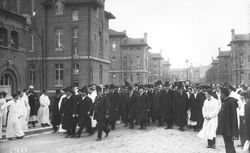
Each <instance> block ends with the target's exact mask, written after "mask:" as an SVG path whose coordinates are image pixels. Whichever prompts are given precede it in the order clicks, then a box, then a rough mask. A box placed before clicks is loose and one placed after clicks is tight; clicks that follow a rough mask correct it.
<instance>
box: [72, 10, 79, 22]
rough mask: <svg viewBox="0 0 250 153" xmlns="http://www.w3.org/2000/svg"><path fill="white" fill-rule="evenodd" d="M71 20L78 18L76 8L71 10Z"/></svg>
mask: <svg viewBox="0 0 250 153" xmlns="http://www.w3.org/2000/svg"><path fill="white" fill-rule="evenodd" d="M72 20H73V21H78V20H79V11H78V10H73V11H72Z"/></svg>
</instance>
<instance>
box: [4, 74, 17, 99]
mask: <svg viewBox="0 0 250 153" xmlns="http://www.w3.org/2000/svg"><path fill="white" fill-rule="evenodd" d="M17 86H18V82H17V77H16V74H15V73H14V72H13V71H11V70H5V71H4V72H3V73H2V74H1V75H0V91H5V92H7V97H10V96H11V94H13V93H15V92H17Z"/></svg>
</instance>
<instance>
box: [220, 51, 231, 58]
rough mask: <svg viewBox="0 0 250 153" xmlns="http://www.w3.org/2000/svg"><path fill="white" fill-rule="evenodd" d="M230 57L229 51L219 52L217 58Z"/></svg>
mask: <svg viewBox="0 0 250 153" xmlns="http://www.w3.org/2000/svg"><path fill="white" fill-rule="evenodd" d="M226 56H231V51H220V52H219V55H218V57H226Z"/></svg>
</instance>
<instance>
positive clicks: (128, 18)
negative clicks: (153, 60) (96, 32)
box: [105, 0, 250, 68]
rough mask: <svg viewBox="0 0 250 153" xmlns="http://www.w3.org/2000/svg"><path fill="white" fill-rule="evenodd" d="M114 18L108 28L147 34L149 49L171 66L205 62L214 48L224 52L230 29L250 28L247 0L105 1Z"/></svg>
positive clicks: (134, 35) (215, 52) (134, 34)
mask: <svg viewBox="0 0 250 153" xmlns="http://www.w3.org/2000/svg"><path fill="white" fill-rule="evenodd" d="M105 7H106V8H105V9H106V10H107V11H109V12H111V13H113V14H114V15H115V17H116V19H114V20H110V29H113V30H116V31H124V30H126V32H127V35H128V36H129V37H132V38H143V37H144V33H145V32H147V34H148V44H149V46H150V47H151V48H152V49H150V50H149V51H150V52H153V53H157V52H158V53H159V52H160V50H162V54H163V57H164V58H165V59H166V60H168V59H169V61H170V64H171V68H184V67H186V66H187V63H186V59H188V61H189V63H188V64H189V65H190V64H192V65H194V66H200V65H209V64H210V63H211V61H212V57H214V58H216V57H217V56H218V48H219V47H220V48H221V50H223V51H227V50H230V48H229V47H228V46H227V45H228V44H229V43H230V40H231V29H235V33H236V34H246V33H249V31H250V0H106V6H105Z"/></svg>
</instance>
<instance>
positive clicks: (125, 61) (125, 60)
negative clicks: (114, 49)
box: [123, 56, 127, 67]
mask: <svg viewBox="0 0 250 153" xmlns="http://www.w3.org/2000/svg"><path fill="white" fill-rule="evenodd" d="M123 67H127V57H126V56H125V57H123Z"/></svg>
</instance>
